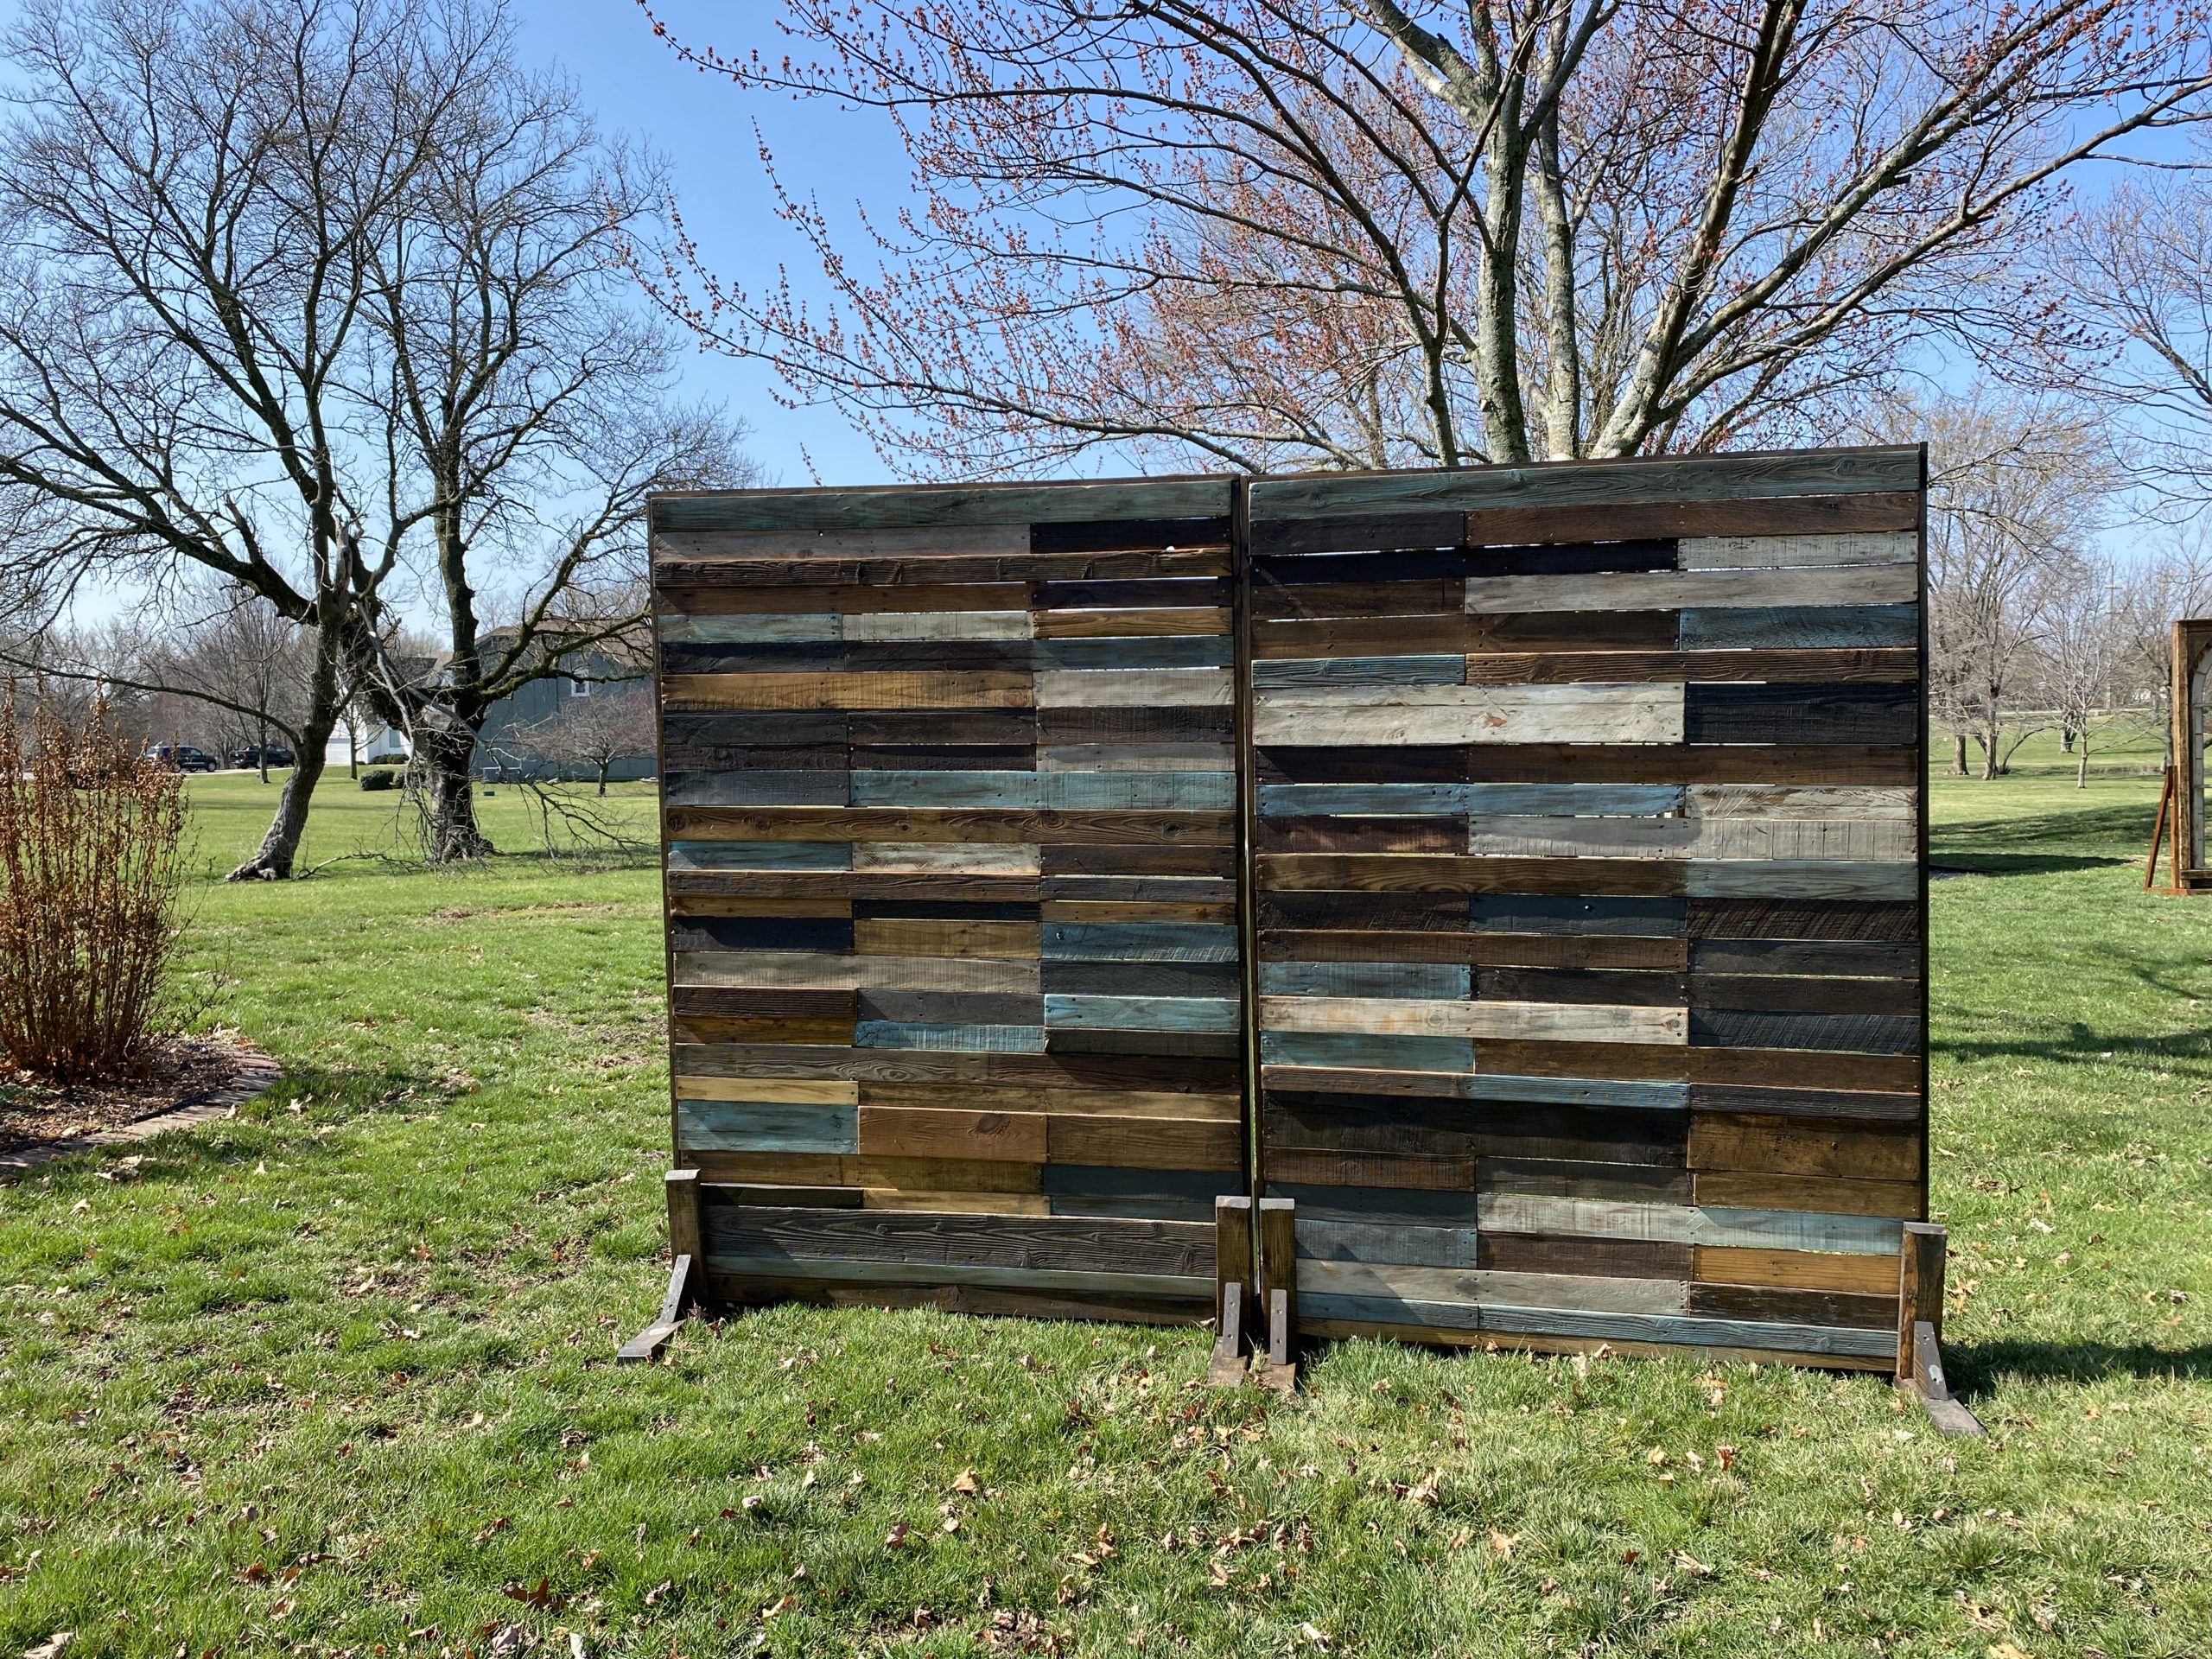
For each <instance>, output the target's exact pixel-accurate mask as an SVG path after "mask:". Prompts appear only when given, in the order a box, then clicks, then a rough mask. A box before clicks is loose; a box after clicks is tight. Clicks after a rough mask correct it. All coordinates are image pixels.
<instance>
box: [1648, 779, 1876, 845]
mask: <svg viewBox="0 0 2212 1659" xmlns="http://www.w3.org/2000/svg"><path fill="white" fill-rule="evenodd" d="M1682 800H1683V810H1684V811H1685V812H1686V813H1687V814H1688V816H1689V817H1694V818H1819V819H1829V818H1883V819H1888V820H1891V821H1895V822H1902V823H1916V822H1917V821H1918V819H1919V816H1920V791H1918V790H1916V789H1888V788H1881V787H1878V786H1872V785H1847V786H1840V787H1831V786H1825V785H1790V784H1692V785H1689V787H1688V788H1687V789H1685V790H1684V791H1682ZM1783 856H1789V855H1783Z"/></svg>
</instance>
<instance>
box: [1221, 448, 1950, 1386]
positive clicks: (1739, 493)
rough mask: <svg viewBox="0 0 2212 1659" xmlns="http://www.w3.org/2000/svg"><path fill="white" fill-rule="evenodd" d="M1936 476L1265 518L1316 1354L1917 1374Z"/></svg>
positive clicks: (1260, 603) (1331, 496)
mask: <svg viewBox="0 0 2212 1659" xmlns="http://www.w3.org/2000/svg"><path fill="white" fill-rule="evenodd" d="M1922 486H1923V461H1922V457H1921V454H1920V452H1919V451H1918V450H1916V449H1893V450H1878V451H1843V452H1828V453H1823V454H1798V455H1783V456H1756V457H1736V458H1718V459H1711V460H1696V461H1672V460H1669V461H1634V462H1620V463H1611V464H1605V465H1591V466H1566V467H1535V468H1522V469H1505V468H1492V469H1483V470H1479V471H1474V472H1461V473H1451V474H1444V473H1437V474H1395V475H1375V476H1365V477H1347V478H1308V479H1298V480H1281V481H1268V480H1262V481H1260V482H1257V483H1255V484H1254V485H1253V486H1251V493H1250V508H1249V512H1250V522H1251V531H1250V535H1251V576H1250V581H1251V590H1252V599H1251V604H1250V620H1249V627H1250V632H1251V655H1252V658H1253V664H1252V690H1251V703H1252V709H1251V716H1250V718H1251V728H1252V741H1253V746H1254V750H1255V766H1254V782H1255V785H1256V802H1255V808H1256V831H1255V836H1254V849H1255V855H1256V858H1255V862H1256V892H1255V904H1256V909H1257V915H1256V921H1257V925H1258V935H1257V937H1258V961H1257V970H1258V989H1259V998H1258V1008H1257V1014H1258V1029H1259V1058H1260V1061H1261V1062H1262V1082H1263V1089H1262V1096H1261V1109H1260V1120H1259V1135H1258V1142H1259V1147H1260V1160H1261V1170H1262V1177H1263V1179H1264V1181H1265V1188H1264V1190H1265V1192H1268V1193H1269V1194H1272V1195H1277V1196H1283V1197H1289V1198H1294V1200H1295V1201H1296V1205H1297V1217H1298V1219H1297V1245H1298V1254H1299V1258H1300V1259H1299V1262H1298V1287H1297V1307H1298V1315H1299V1322H1300V1326H1301V1328H1302V1329H1303V1330H1305V1331H1306V1332H1309V1333H1316V1334H1321V1335H1344V1334H1352V1333H1372V1334H1394V1335H1401V1336H1404V1337H1408V1338H1415V1339H1419V1340H1424V1341H1435V1342H1481V1341H1489V1340H1497V1341H1500V1342H1504V1343H1516V1342H1524V1343H1534V1344H1537V1345H1543V1344H1547V1343H1564V1344H1575V1343H1588V1342H1591V1341H1595V1340H1605V1341H1608V1342H1611V1343H1613V1344H1615V1345H1616V1346H1618V1347H1624V1348H1631V1349H1632V1348H1634V1347H1636V1346H1638V1345H1640V1344H1685V1343H1687V1344H1701V1345H1704V1346H1707V1347H1711V1348H1715V1349H1725V1350H1731V1351H1750V1352H1753V1353H1757V1354H1761V1355H1768V1356H1788V1357H1793V1358H1800V1359H1806V1360H1809V1361H1812V1362H1813V1363H1824V1364H1843V1365H1863V1366H1867V1367H1870V1368H1873V1367H1878V1368H1881V1369H1885V1370H1886V1369H1888V1368H1889V1367H1890V1366H1891V1364H1892V1363H1893V1361H1894V1358H1895V1356H1896V1352H1897V1319H1898V1285H1899V1262H1898V1251H1899V1247H1900V1236H1901V1232H1902V1224H1903V1223H1904V1221H1906V1220H1908V1219H1916V1218H1919V1217H1922V1216H1923V1214H1924V1212H1925V1194H1926V1190H1927V1189H1926V1169H1925V1158H1926V1137H1925V1129H1926V1091H1925V1084H1924V1072H1923V1052H1924V1044H1923V1038H1924V1032H1925V1019H1926V1003H1925V973H1924V957H1923V937H1924V925H1923V916H1924V911H1923V893H1924V880H1923V868H1924V858H1923V847H1924V828H1923V823H1924V820H1923V802H1922V785H1921V779H1922V766H1923V754H1922V747H1923V731H1924V722H1923V709H1922V699H1921V686H1920V675H1921V639H1922V635H1921V611H1920V607H1921V599H1922V582H1921V569H1922Z"/></svg>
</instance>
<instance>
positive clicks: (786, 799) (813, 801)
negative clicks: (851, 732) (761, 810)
mask: <svg viewBox="0 0 2212 1659" xmlns="http://www.w3.org/2000/svg"><path fill="white" fill-rule="evenodd" d="M661 802H662V804H664V805H666V806H850V805H851V804H852V774H851V773H850V772H770V771H767V770H766V769H763V770H760V771H758V772H756V771H753V770H752V769H750V768H744V767H741V768H737V769H734V770H732V771H728V772H675V773H672V774H671V775H670V776H669V777H667V778H665V779H663V780H662V782H661Z"/></svg>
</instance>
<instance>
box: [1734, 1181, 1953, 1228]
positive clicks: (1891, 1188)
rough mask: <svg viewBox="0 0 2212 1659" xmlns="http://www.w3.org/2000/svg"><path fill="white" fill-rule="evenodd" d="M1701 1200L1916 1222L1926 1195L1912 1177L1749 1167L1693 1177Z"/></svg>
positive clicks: (1923, 1211) (1738, 1206)
mask: <svg viewBox="0 0 2212 1659" xmlns="http://www.w3.org/2000/svg"><path fill="white" fill-rule="evenodd" d="M1697 1201H1698V1202H1699V1203H1700V1204H1701V1205H1717V1206H1725V1207H1728V1208H1733V1209H1745V1210H1803V1211H1813V1212H1825V1213H1829V1214H1835V1215H1847V1216H1885V1217H1888V1216H1894V1217H1897V1218H1899V1219H1901V1220H1905V1221H1917V1220H1920V1219H1921V1218H1922V1217H1923V1216H1924V1215H1925V1214H1926V1212H1927V1208H1928V1199H1927V1195H1926V1193H1925V1192H1923V1191H1922V1189H1921V1187H1920V1185H1919V1183H1918V1182H1916V1181H1848V1180H1836V1179H1826V1178H1824V1177H1821V1176H1807V1175H1776V1174H1766V1173H1758V1172H1754V1171H1748V1170H1706V1171H1700V1173H1699V1174H1698V1177H1697Z"/></svg>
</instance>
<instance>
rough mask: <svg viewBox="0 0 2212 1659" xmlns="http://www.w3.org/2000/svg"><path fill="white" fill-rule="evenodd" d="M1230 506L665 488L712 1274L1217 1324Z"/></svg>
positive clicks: (688, 1152) (693, 1053)
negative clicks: (779, 1195) (1215, 1219)
mask: <svg viewBox="0 0 2212 1659" xmlns="http://www.w3.org/2000/svg"><path fill="white" fill-rule="evenodd" d="M652 531H653V556H654V575H655V598H656V610H657V613H658V617H659V626H658V639H659V649H660V653H661V662H660V667H661V676H660V681H659V684H660V693H661V706H662V721H663V745H664V747H663V764H664V778H663V790H662V815H663V818H662V822H663V833H664V837H665V840H666V842H667V844H668V847H669V855H668V859H667V872H668V874H667V883H668V907H669V924H668V926H669V934H668V937H669V963H670V970H671V985H672V992H671V1006H672V1008H673V1010H674V1012H675V1015H676V1018H675V1022H674V1026H673V1035H674V1037H675V1039H676V1049H675V1054H676V1058H675V1061H674V1063H673V1065H672V1068H671V1071H672V1075H673V1076H674V1077H675V1078H676V1079H677V1081H676V1084H675V1102H676V1105H675V1113H674V1120H673V1121H674V1128H675V1135H676V1147H675V1152H676V1160H677V1164H678V1165H679V1166H690V1167H695V1168H699V1169H701V1170H702V1172H703V1173H706V1174H707V1175H708V1176H709V1178H710V1179H711V1181H712V1182H714V1183H716V1184H718V1185H710V1186H709V1188H708V1189H707V1190H708V1203H707V1210H706V1233H707V1262H706V1268H707V1270H708V1272H709V1275H710V1281H711V1282H712V1284H713V1285H714V1286H715V1287H716V1290H717V1293H718V1294H722V1295H725V1296H727V1297H728V1298H729V1299H730V1300H739V1301H757V1300H773V1299H775V1298H777V1297H779V1296H793V1297H798V1298H801V1299H804V1300H854V1301H885V1300H934V1301H936V1302H938V1304H939V1305H942V1306H959V1307H976V1308H988V1309H989V1310H991V1311H996V1312H1008V1311H1018V1312H1031V1313H1046V1314H1052V1315H1055V1316H1065V1315H1066V1314H1069V1313H1080V1312H1084V1311H1094V1312H1095V1311H1096V1310H1100V1309H1110V1310H1113V1311H1114V1312H1116V1313H1120V1314H1123V1315H1127V1316H1129V1317H1140V1318H1166V1319H1188V1320H1198V1319H1204V1318H1205V1317H1206V1316H1207V1315H1208V1313H1210V1312H1211V1307H1210V1303H1211V1287H1212V1282H1213V1268H1214V1264H1213V1261H1212V1248H1213V1246H1212V1240H1213V1233H1212V1229H1211V1225H1210V1224H1207V1223H1209V1222H1210V1218H1211V1205H1212V1199H1213V1197H1214V1196H1215V1194H1217V1193H1218V1192H1241V1191H1243V1190H1244V1185H1245V1182H1244V1178H1243V1166H1244V1158H1245V1138H1244V1127H1243V1111H1242V1101H1241V1088H1242V1074H1243V1066H1242V1061H1241V1058H1240V1055H1241V1051H1242V1047H1243V1041H1242V1033H1243V1000H1242V990H1241V986H1242V974H1241V969H1240V967H1239V957H1238V950H1237V943H1236V941H1237V922H1238V916H1237V910H1236V884H1237V879H1238V858H1239V854H1238V843H1239V823H1238V816H1237V808H1238V801H1239V795H1238V783H1237V778H1238V772H1237V762H1236V749H1235V742H1234V740H1235V736H1236V702H1237V696H1238V692H1237V687H1238V685H1239V683H1240V681H1239V676H1238V673H1237V671H1236V663H1237V660H1238V651H1239V642H1238V636H1237V631H1236V616H1235V613H1234V611H1233V609H1232V605H1231V601H1232V584H1231V582H1230V573H1231V571H1232V569H1233V563H1234V562H1233V557H1232V554H1231V551H1230V547H1229V531H1230V486H1229V485H1228V483H1227V482H1226V481H1224V480H1166V481H1162V482H1159V483H1124V484H1103V485H1090V484H1084V485H1049V486H1017V487H1010V488H1007V487H998V488H994V487H973V488H971V487H966V486H962V487H958V488H950V489H906V488H895V489H887V490H856V491H837V490H829V491H821V490H798V491H788V490H778V491H743V492H734V493H704V494H696V495H671V496H664V497H660V498H658V499H656V501H655V503H654V505H653V509H652ZM1452 678H1453V680H1454V682H1456V681H1457V679H1458V675H1457V674H1456V673H1455V674H1454V675H1453V677H1452ZM1832 678H1834V677H1832ZM779 1190H780V1191H784V1192H788V1193H790V1194H791V1196H790V1197H789V1198H786V1199H785V1201H784V1203H783V1205H782V1206H781V1207H780V1208H779V1207H777V1206H776V1204H775V1201H774V1199H773V1197H772V1195H773V1194H774V1193H775V1192H778V1191H779ZM720 1192H729V1193H742V1194H746V1195H748V1196H747V1198H746V1201H745V1202H744V1203H742V1204H739V1203H737V1202H735V1201H734V1200H725V1199H723V1198H719V1197H717V1196H716V1195H717V1194H718V1193H720ZM825 1195H827V1196H825ZM1063 1217H1065V1218H1063Z"/></svg>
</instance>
